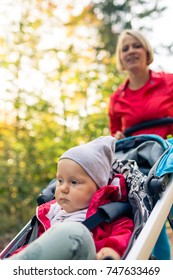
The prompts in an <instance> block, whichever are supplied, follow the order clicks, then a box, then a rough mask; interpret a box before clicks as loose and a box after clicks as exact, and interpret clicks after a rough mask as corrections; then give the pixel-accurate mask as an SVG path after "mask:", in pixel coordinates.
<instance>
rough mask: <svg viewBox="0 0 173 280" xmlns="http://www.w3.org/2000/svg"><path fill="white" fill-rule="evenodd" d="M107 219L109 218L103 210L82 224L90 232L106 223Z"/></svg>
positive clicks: (99, 210)
mask: <svg viewBox="0 0 173 280" xmlns="http://www.w3.org/2000/svg"><path fill="white" fill-rule="evenodd" d="M107 217H108V216H107V214H106V212H104V211H103V210H102V209H98V211H97V212H96V213H95V214H93V215H92V216H91V217H89V218H87V219H86V220H85V221H83V222H82V224H84V225H85V226H86V227H87V228H88V229H89V230H91V229H93V228H95V227H96V226H98V225H99V224H101V223H102V222H104V221H105V220H106V219H107Z"/></svg>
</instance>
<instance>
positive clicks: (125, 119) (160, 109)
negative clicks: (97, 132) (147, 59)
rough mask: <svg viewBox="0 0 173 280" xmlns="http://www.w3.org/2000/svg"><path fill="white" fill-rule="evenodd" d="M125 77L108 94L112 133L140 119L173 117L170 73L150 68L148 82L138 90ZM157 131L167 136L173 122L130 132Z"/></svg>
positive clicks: (154, 132)
mask: <svg viewBox="0 0 173 280" xmlns="http://www.w3.org/2000/svg"><path fill="white" fill-rule="evenodd" d="M128 82H129V81H128V80H127V81H126V82H125V83H124V84H122V85H120V87H119V88H118V90H117V91H116V92H114V93H113V94H112V95H111V97H110V105H109V118H110V132H111V134H112V135H114V134H115V133H116V131H117V130H120V131H122V132H123V131H124V130H125V129H127V128H130V127H132V126H133V125H136V124H138V123H141V122H145V121H149V120H153V119H158V118H163V117H173V74H170V73H164V72H158V73H156V72H154V71H151V70H150V78H149V80H148V81H147V83H146V84H145V85H144V86H143V87H141V88H140V89H138V90H130V89H129V87H128ZM138 134H157V135H160V136H162V137H163V138H166V136H167V135H168V134H173V125H172V124H168V125H162V126H157V127H152V128H148V129H142V130H139V131H137V132H135V133H133V135H138Z"/></svg>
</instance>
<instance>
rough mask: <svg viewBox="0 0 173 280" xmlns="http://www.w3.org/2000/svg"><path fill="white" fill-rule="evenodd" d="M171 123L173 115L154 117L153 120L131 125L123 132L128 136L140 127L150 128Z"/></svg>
mask: <svg viewBox="0 0 173 280" xmlns="http://www.w3.org/2000/svg"><path fill="white" fill-rule="evenodd" d="M169 123H172V124H173V118H172V117H165V118H161V119H153V120H150V121H146V122H142V123H138V124H136V125H134V126H132V127H129V128H127V129H125V130H124V132H123V133H124V135H125V136H126V137H128V136H131V134H132V133H134V132H136V131H138V130H140V129H144V128H150V127H153V126H159V125H163V124H169Z"/></svg>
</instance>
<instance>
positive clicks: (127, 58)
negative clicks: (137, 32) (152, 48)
mask: <svg viewBox="0 0 173 280" xmlns="http://www.w3.org/2000/svg"><path fill="white" fill-rule="evenodd" d="M120 60H121V63H122V66H123V69H124V70H126V71H128V72H133V71H136V70H137V71H140V70H145V69H146V68H147V67H148V65H147V52H146V50H145V49H144V47H143V46H142V44H141V43H140V41H139V40H137V39H136V38H134V37H133V36H131V35H128V34H127V35H126V36H125V38H124V40H123V41H122V48H121V50H120Z"/></svg>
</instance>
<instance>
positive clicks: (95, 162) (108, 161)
mask: <svg viewBox="0 0 173 280" xmlns="http://www.w3.org/2000/svg"><path fill="white" fill-rule="evenodd" d="M115 142H116V139H115V138H114V137H112V136H101V137H99V138H96V139H95V140H93V141H91V142H88V143H87V144H83V145H80V146H76V147H73V148H71V149H69V150H67V151H66V152H65V153H64V154H63V155H62V156H61V157H60V160H61V159H65V158H67V159H71V160H73V161H75V162H76V163H78V164H79V165H80V166H81V167H82V168H83V169H84V170H85V171H86V172H87V173H88V175H89V176H90V177H91V178H92V179H93V180H94V181H95V183H96V184H97V186H98V187H99V188H100V187H102V186H105V185H107V184H108V181H109V178H110V176H111V172H112V164H113V162H114V160H115Z"/></svg>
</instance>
